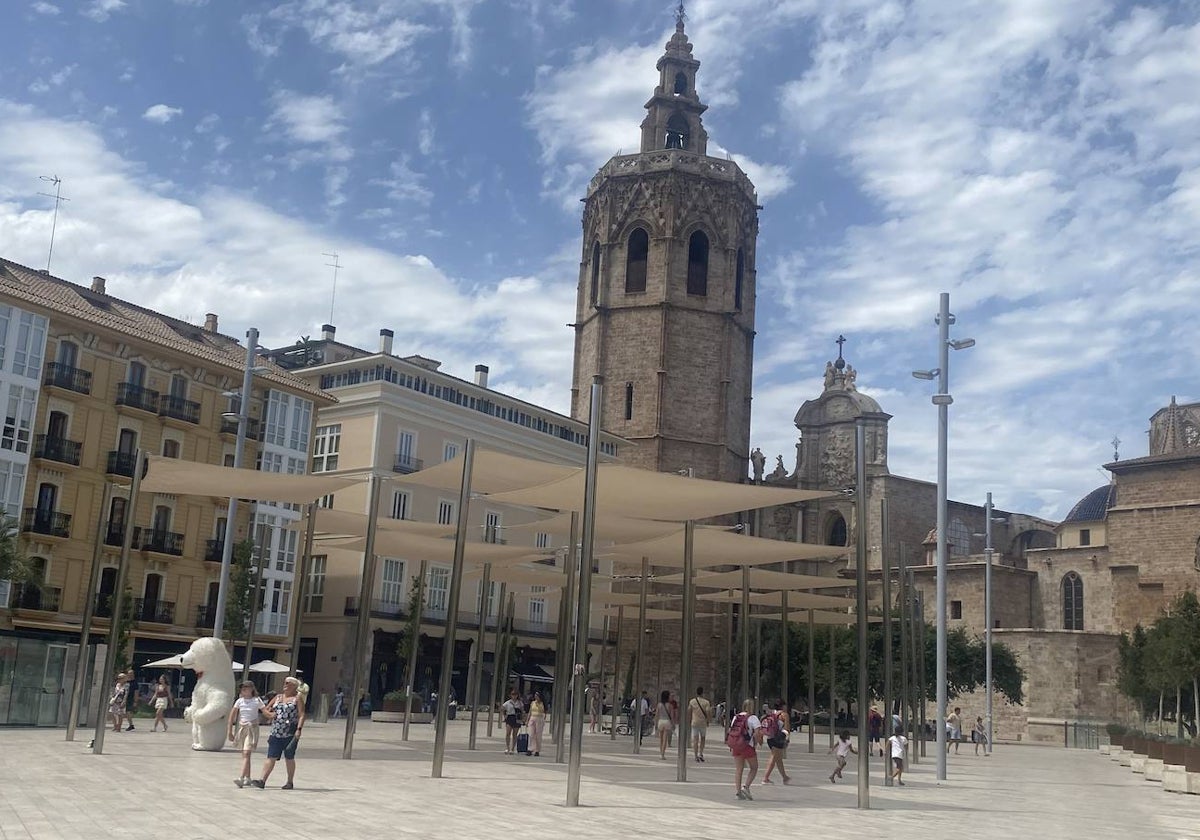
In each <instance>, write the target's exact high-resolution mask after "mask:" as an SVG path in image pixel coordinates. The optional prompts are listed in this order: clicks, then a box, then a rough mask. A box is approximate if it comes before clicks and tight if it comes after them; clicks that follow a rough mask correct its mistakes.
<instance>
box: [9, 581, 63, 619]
mask: <svg viewBox="0 0 1200 840" xmlns="http://www.w3.org/2000/svg"><path fill="white" fill-rule="evenodd" d="M61 600H62V590H61V589H58V588H57V587H53V586H31V585H28V584H19V585H17V586H14V587H13V589H12V594H11V595H10V596H9V601H8V603H9V606H10V607H12V608H13V609H14V610H41V611H42V612H58V605H59V603H60V602H61Z"/></svg>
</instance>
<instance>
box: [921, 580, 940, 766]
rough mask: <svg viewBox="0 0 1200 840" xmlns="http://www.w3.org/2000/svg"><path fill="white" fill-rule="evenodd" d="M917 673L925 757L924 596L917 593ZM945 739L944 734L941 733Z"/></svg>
mask: <svg viewBox="0 0 1200 840" xmlns="http://www.w3.org/2000/svg"><path fill="white" fill-rule="evenodd" d="M916 618H917V673H918V675H919V676H918V677H917V679H918V681H919V682H918V685H919V695H918V697H917V712H918V715H919V722H920V724H921V755H922V756H924V755H925V741H926V733H925V698H926V697H928V696H929V688H928V683H927V682H926V679H925V677H926V674H925V647H926V646H925V594H924V593H923V592H921V591H919V590H918V591H917V616H916ZM942 737H943V738H945V732H943V733H942Z"/></svg>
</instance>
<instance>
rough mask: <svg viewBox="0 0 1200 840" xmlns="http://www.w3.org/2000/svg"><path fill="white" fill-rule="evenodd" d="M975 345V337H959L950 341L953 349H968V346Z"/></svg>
mask: <svg viewBox="0 0 1200 840" xmlns="http://www.w3.org/2000/svg"><path fill="white" fill-rule="evenodd" d="M974 346H975V339H973V338H957V339H952V340H951V341H950V347H951V349H953V350H966V349H967V348H968V347H974Z"/></svg>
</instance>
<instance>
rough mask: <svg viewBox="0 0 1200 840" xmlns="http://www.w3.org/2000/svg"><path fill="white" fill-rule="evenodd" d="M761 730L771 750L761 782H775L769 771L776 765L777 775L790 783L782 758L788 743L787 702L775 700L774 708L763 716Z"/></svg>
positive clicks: (790, 778)
mask: <svg viewBox="0 0 1200 840" xmlns="http://www.w3.org/2000/svg"><path fill="white" fill-rule="evenodd" d="M762 732H763V739H764V740H765V741H766V742H767V746H768V747H769V748H770V750H771V758H770V759H768V761H767V771H766V772H765V773H763V780H762V783H763V784H764V785H772V784H775V783H774V782H772V781H771V771H772V770H774V769H775V768H776V767H778V768H779V775H780V776H782V777H783V783H784V784H785V785H790V784H791V783H792V777H791V776H789V775H788V773H787V770H786V769H785V768H784V766H783V758H784V755H786V750H787V745H788V735H787V733H788V713H787V704H786V703H784V702H783V701H782V700H776V701H775V708H774V709H772V710H771V711H770V712H768V713H767V714H766V715H764V716H763V719H762Z"/></svg>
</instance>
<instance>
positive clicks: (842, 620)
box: [750, 610, 883, 627]
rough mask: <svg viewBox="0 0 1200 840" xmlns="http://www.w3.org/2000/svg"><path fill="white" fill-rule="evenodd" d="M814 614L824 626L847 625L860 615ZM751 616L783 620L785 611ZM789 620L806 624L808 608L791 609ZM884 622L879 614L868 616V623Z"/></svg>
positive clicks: (760, 618) (765, 619) (764, 619)
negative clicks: (793, 610) (794, 610)
mask: <svg viewBox="0 0 1200 840" xmlns="http://www.w3.org/2000/svg"><path fill="white" fill-rule="evenodd" d="M812 616H813V624H817V625H822V626H825V625H830V624H832V625H834V626H842V627H846V626H849V625H851V624H857V623H858V616H855V615H850V614H849V613H843V612H830V611H828V610H826V611H822V610H813V613H812ZM750 618H751V619H755V620H761V621H782V620H783V613H751V614H750ZM788 621H789V622H790V623H791V624H797V625H799V626H801V627H803V626H804V625H805V624H807V623H808V611H807V610H798V611H796V612H792V611H791V610H788ZM882 622H883V617H882V616H878V615H872V616H867V623H869V624H878V623H882Z"/></svg>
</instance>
